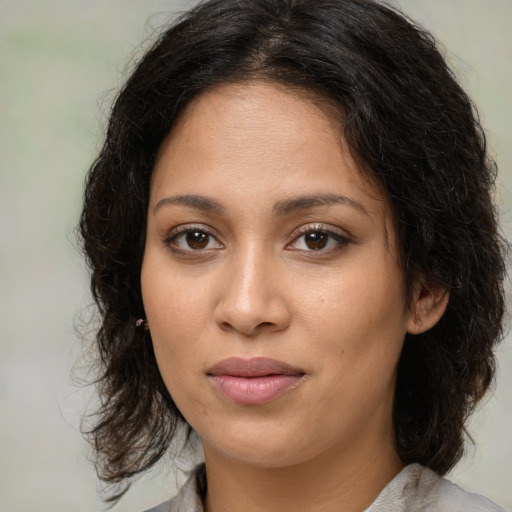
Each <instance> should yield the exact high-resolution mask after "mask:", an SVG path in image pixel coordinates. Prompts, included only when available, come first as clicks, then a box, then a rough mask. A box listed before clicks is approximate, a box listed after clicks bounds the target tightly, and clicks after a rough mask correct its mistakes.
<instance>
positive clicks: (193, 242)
mask: <svg viewBox="0 0 512 512" xmlns="http://www.w3.org/2000/svg"><path fill="white" fill-rule="evenodd" d="M185 240H186V242H187V245H188V246H189V247H190V248H191V249H193V250H195V251H197V250H200V249H204V248H205V247H206V246H207V245H208V242H209V241H210V235H209V234H208V233H204V232H203V231H189V232H187V234H186V235H185Z"/></svg>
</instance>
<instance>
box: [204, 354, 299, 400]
mask: <svg viewBox="0 0 512 512" xmlns="http://www.w3.org/2000/svg"><path fill="white" fill-rule="evenodd" d="M207 375H208V377H209V378H210V381H211V382H212V384H213V386H214V387H215V389H216V390H217V391H218V392H219V393H220V394H221V395H222V396H223V397H224V398H226V399H228V400H229V401H231V402H235V403H237V404H241V405H262V404H265V403H268V402H271V401H272V400H275V399H276V398H278V397H280V396H281V395H283V394H284V393H286V392H288V391H290V390H291V389H293V388H295V386H297V384H299V382H300V381H301V380H302V378H303V377H304V375H305V373H304V371H302V370H300V369H298V368H294V367H292V366H290V365H289V364H287V363H284V362H282V361H277V360H276V359H269V358H266V357H255V358H252V359H242V358H238V357H232V358H229V359H224V360H223V361H220V362H219V363H217V364H215V365H214V366H212V367H211V368H210V369H209V370H208V371H207Z"/></svg>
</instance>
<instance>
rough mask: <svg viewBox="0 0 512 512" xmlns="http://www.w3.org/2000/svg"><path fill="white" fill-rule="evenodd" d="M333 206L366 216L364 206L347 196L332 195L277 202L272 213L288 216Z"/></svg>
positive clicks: (301, 197) (295, 198)
mask: <svg viewBox="0 0 512 512" xmlns="http://www.w3.org/2000/svg"><path fill="white" fill-rule="evenodd" d="M333 204H342V205H345V206H350V207H351V208H355V209H356V210H359V211H360V212H361V213H364V214H365V215H368V212H367V211H366V209H365V208H364V206H363V205H362V204H361V203H359V202H358V201H356V200H355V199H352V198H350V197H348V196H343V195H342V196H339V195H334V194H320V195H306V196H300V197H294V198H292V199H286V200H285V201H279V202H277V203H276V204H275V205H274V212H275V213H276V214H278V215H280V216H284V215H288V214H290V213H294V212H297V211H302V210H309V209H311V208H315V207H318V206H329V205H333Z"/></svg>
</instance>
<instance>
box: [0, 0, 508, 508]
mask: <svg viewBox="0 0 512 512" xmlns="http://www.w3.org/2000/svg"><path fill="white" fill-rule="evenodd" d="M194 4H195V2H194V1H192V0H190V1H184V0H182V1H180V0H174V1H172V0H144V1H140V0H73V1H70V0H43V1H41V0H0V512H28V511H38V512H46V511H48V512H59V511H62V512H73V511H100V510H103V509H104V508H105V505H104V504H103V503H102V502H101V500H100V499H99V497H98V496H97V490H98V483H97V480H96V476H95V472H94V469H93V466H92V464H91V463H90V462H89V461H88V458H87V454H88V452H87V449H88V448H87V446H86V444H85V442H84V441H83V440H82V438H81V435H80V432H79V426H80V419H81V414H82V412H83V411H84V409H85V407H86V404H87V402H88V400H89V399H90V397H91V390H90V389H84V388H82V387H80V386H78V385H77V383H76V382H74V380H73V378H72V372H73V369H74V365H75V362H76V360H77V358H79V357H80V354H81V342H80V339H79V338H78V337H77V335H76V334H75V329H74V324H75V323H79V322H80V315H81V312H82V313H83V311H84V308H86V307H87V305H88V304H90V298H89V295H88V285H87V278H86V271H85V268H84V265H83V263H82V260H81V257H80V254H79V252H78V250H77V247H76V236H75V232H74V229H75V225H76V223H77V219H78V215H79V212H80V201H81V195H82V187H83V181H84V176H85V173H86V170H87V168H88V166H89V164H90V163H91V161H92V159H93V158H94V155H95V152H96V151H97V149H98V148H99V145H100V143H101V140H102V134H103V129H104V127H105V116H106V114H107V113H108V109H109V105H110V103H111V100H112V99H113V97H114V95H115V92H116V90H117V89H118V87H119V86H120V85H121V84H122V83H123V80H124V77H125V74H124V70H125V68H126V66H127V65H128V64H129V63H130V61H131V60H133V56H134V55H135V56H138V55H140V54H141V52H142V50H143V49H144V48H145V47H147V45H148V43H149V41H150V40H151V34H152V33H153V30H154V29H155V28H156V27H159V26H160V25H161V24H162V23H164V22H166V20H168V18H169V16H170V15H171V13H172V12H176V11H179V10H183V9H186V8H189V7H191V6H192V5H194ZM394 4H395V5H400V6H401V7H402V8H403V9H404V10H405V12H407V13H408V14H409V16H410V17H411V18H413V19H415V20H417V21H419V22H420V23H422V24H424V25H425V26H426V27H427V28H429V29H430V30H431V31H432V32H433V34H434V35H435V36H436V37H437V38H438V39H439V40H440V41H442V43H443V44H444V48H445V52H446V55H447V59H448V61H449V62H450V63H451V65H452V67H453V68H454V69H455V70H456V72H457V74H458V76H459V78H460V81H461V82H462V84H463V85H464V86H465V87H466V89H468V90H469V92H470V93H471V95H472V97H473V98H474V100H475V102H476V104H477V105H478V106H479V109H480V114H481V117H482V121H483V125H484V127H485V128H486V130H487V134H488V138H489V143H490V147H491V151H492V154H493V155H494V156H495V158H496V159H497V161H498V164H499V167H500V177H499V183H498V187H499V188H498V194H497V198H496V199H497V202H498V204H499V207H500V210H501V215H502V224H503V229H504V231H505V233H506V234H508V235H509V234H510V233H511V232H512V213H511V204H512V203H511V190H512V142H511V133H512V129H511V128H512V126H511V124H512V99H511V90H512V35H511V34H512V31H511V27H512V1H511V0H429V1H425V0H401V1H400V2H399V3H397V2H394ZM498 358H499V365H500V368H499V375H498V381H497V382H498V384H497V388H496V392H495V394H494V396H493V397H492V398H489V399H488V400H486V402H485V403H484V404H483V405H482V407H481V409H480V411H479V412H478V414H477V415H476V416H475V417H474V419H473V421H472V422H471V426H470V433H471V435H472V436H473V437H474V439H475V442H476V444H475V447H474V448H471V447H470V448H469V449H468V453H467V455H466V457H465V459H464V460H463V461H462V462H461V463H460V464H459V466H457V468H456V470H455V471H453V472H452V473H451V474H450V478H451V479H452V480H454V481H455V482H457V483H459V484H460V485H462V486H464V487H465V488H467V489H470V490H474V491H477V492H480V493H482V494H486V495H487V496H489V497H490V498H492V499H493V500H495V501H497V502H498V503H500V504H501V505H503V506H505V507H508V508H511V507H512V439H511V437H512V341H511V340H510V339H508V340H507V341H506V342H505V343H504V344H503V345H502V347H501V348H500V350H499V354H498ZM183 465H184V466H186V461H185V462H183ZM182 479H183V476H182V475H180V474H179V472H178V474H175V471H174V470H173V468H172V467H170V466H169V465H167V466H163V467H162V468H161V469H160V470H158V471H155V472H153V473H151V474H150V475H148V476H146V477H144V478H143V479H141V480H140V481H139V482H138V483H137V484H136V485H134V486H133V488H132V490H131V491H130V492H129V493H128V495H127V496H126V497H125V498H124V499H123V500H122V501H121V503H120V504H119V505H117V506H116V507H114V510H115V511H121V510H123V511H133V512H137V511H140V510H143V509H145V508H148V507H149V506H151V505H154V504H156V503H159V502H161V501H163V500H165V499H168V498H169V497H170V496H171V495H172V494H173V493H174V487H175V485H176V484H177V483H178V484H179V483H180V482H181V481H182Z"/></svg>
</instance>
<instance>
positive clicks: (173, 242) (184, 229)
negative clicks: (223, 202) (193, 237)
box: [164, 224, 222, 255]
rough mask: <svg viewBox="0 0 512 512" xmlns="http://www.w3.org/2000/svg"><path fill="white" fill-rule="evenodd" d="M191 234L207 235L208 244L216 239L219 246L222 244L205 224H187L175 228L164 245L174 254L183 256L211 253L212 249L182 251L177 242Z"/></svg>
mask: <svg viewBox="0 0 512 512" xmlns="http://www.w3.org/2000/svg"><path fill="white" fill-rule="evenodd" d="M190 233H201V234H204V235H207V236H208V237H209V238H208V242H207V243H208V244H209V243H210V239H212V238H213V239H214V240H215V241H216V242H217V244H218V245H219V246H221V245H222V244H221V243H220V242H219V241H218V240H217V237H216V236H215V235H214V234H213V232H212V230H211V229H210V228H208V226H205V225H204V224H198V225H194V224H192V225H191V224H185V225H182V226H178V227H176V228H174V229H173V230H172V231H171V232H170V234H169V235H168V236H167V237H166V238H165V240H164V244H165V245H166V246H167V247H169V248H170V249H171V250H172V251H173V252H176V253H180V254H183V255H192V254H193V253H204V251H210V250H211V249H192V248H189V249H182V248H180V247H179V246H178V245H177V241H178V240H179V238H180V237H184V236H186V235H187V234H190Z"/></svg>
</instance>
